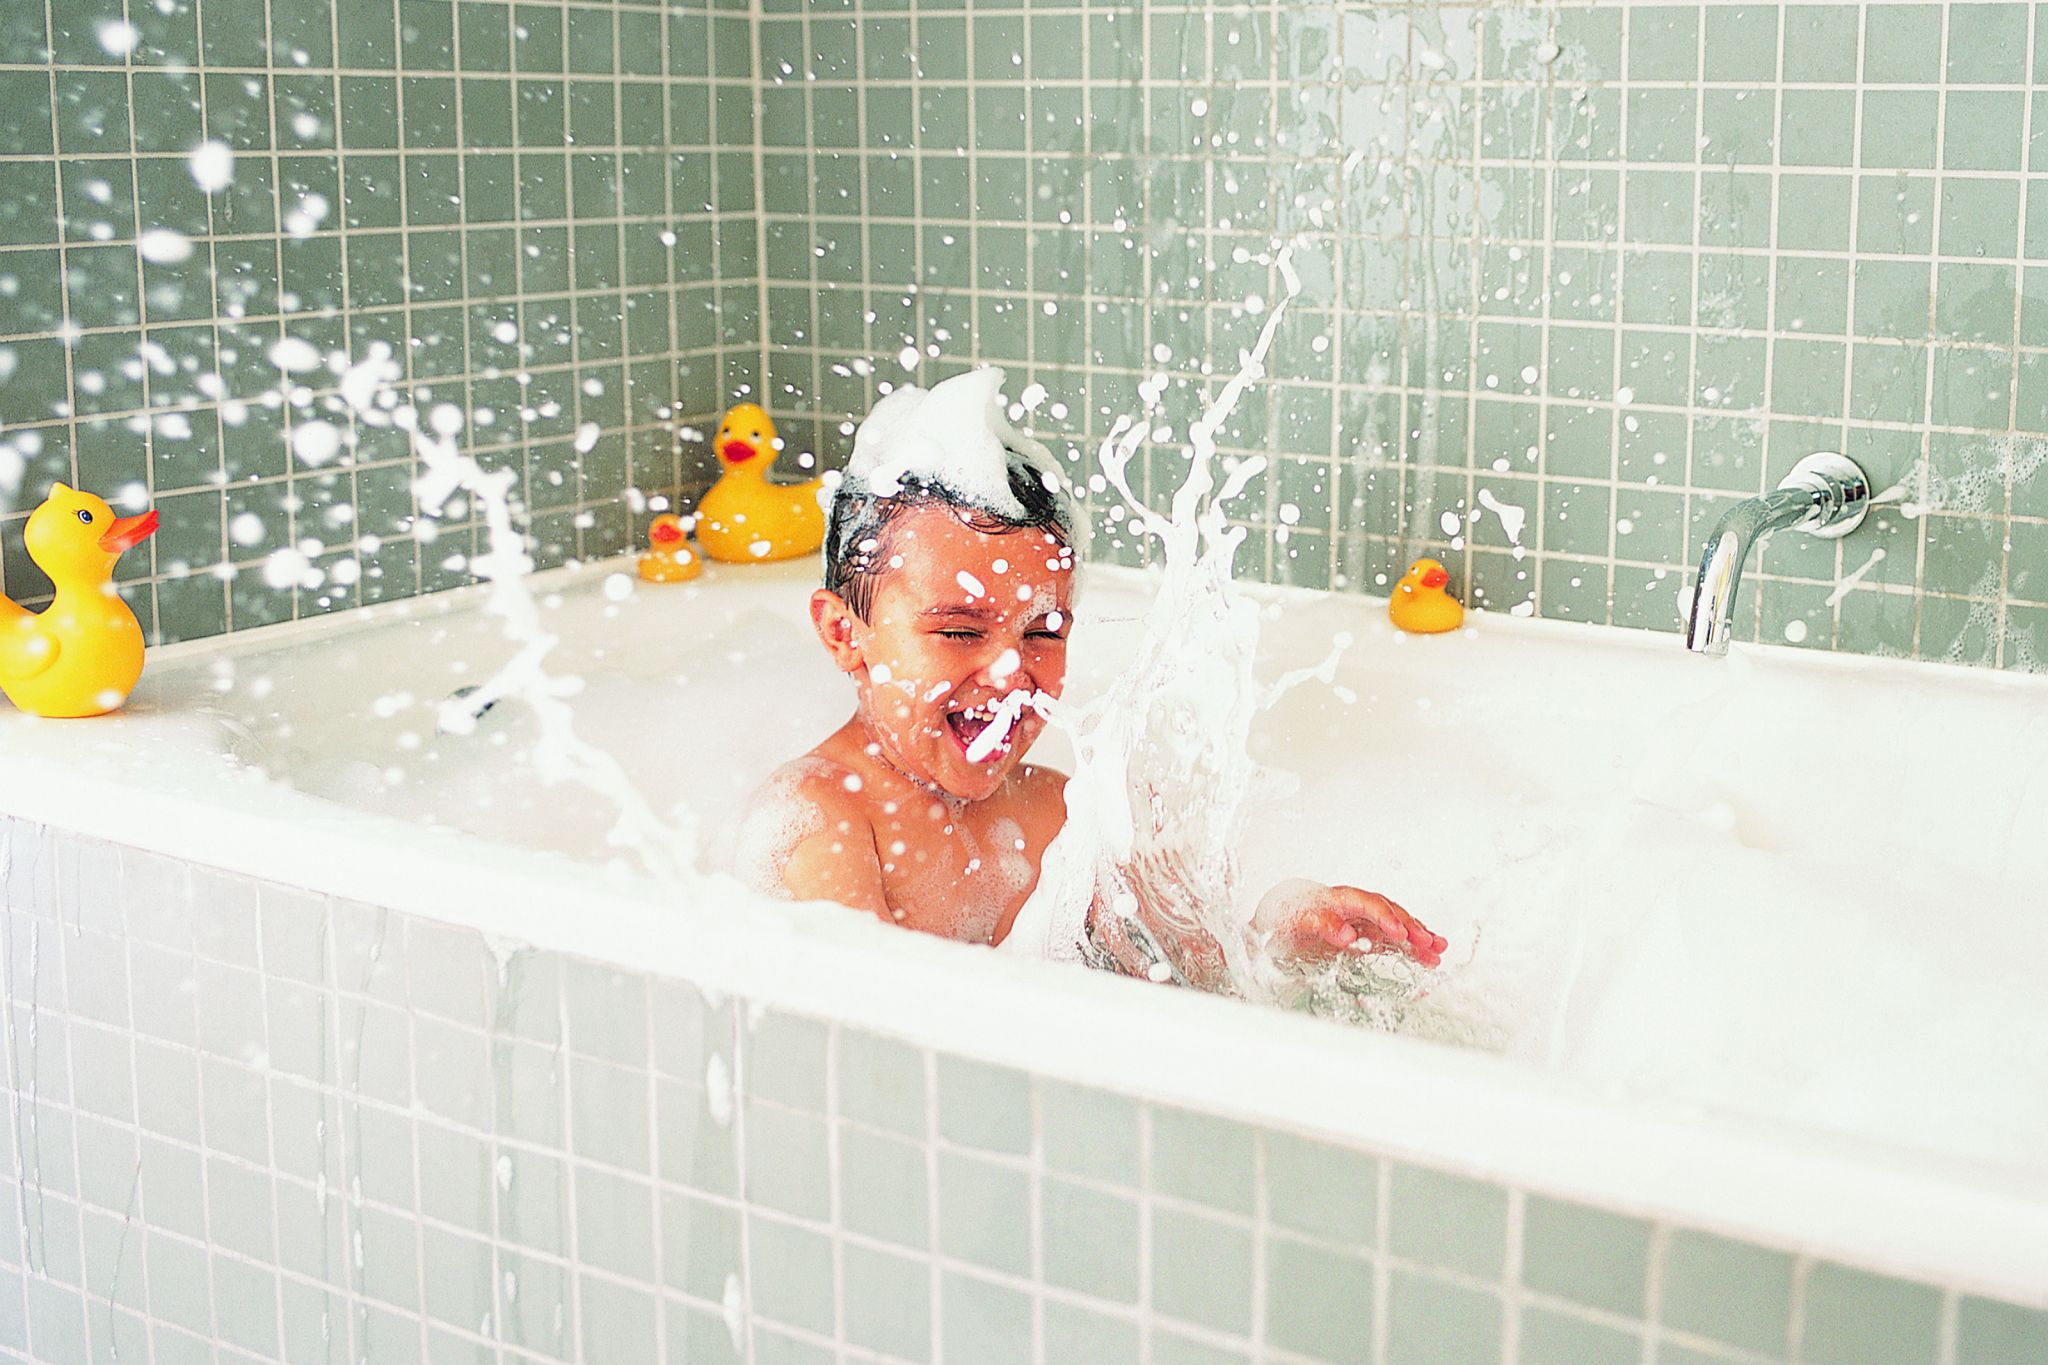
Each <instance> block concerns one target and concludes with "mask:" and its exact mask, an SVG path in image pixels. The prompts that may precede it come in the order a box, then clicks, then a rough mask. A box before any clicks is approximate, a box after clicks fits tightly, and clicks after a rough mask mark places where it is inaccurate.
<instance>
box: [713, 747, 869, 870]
mask: <svg viewBox="0 0 2048 1365" xmlns="http://www.w3.org/2000/svg"><path fill="white" fill-rule="evenodd" d="M860 788H861V783H860V779H859V776H858V774H856V773H855V772H854V771H853V770H852V769H850V768H848V767H847V766H846V765H845V764H843V763H839V762H837V761H835V760H833V759H830V758H826V757H824V756H823V755H821V754H817V753H808V754H805V755H803V756H802V757H801V758H796V759H792V760H791V761H789V762H788V763H785V764H783V765H782V766H781V767H779V768H777V769H776V770H775V771H774V772H772V773H770V774H768V777H767V779H766V780H765V781H763V782H762V783H761V785H760V786H759V787H756V788H755V789H754V793H753V795H751V796H749V797H748V798H747V804H746V807H745V809H743V810H742V811H741V813H740V840H741V842H742V844H755V845H759V844H761V843H764V842H765V843H768V844H771V845H779V846H780V847H779V849H778V851H787V850H788V849H789V848H791V847H794V846H795V845H796V844H798V843H800V842H802V841H803V840H804V839H806V838H809V837H810V836H812V835H815V834H822V833H824V832H825V831H826V830H827V829H831V828H835V827H838V826H841V825H842V824H847V823H852V822H855V821H863V822H864V821H865V820H866V819H867V813H866V811H864V810H863V809H862V808H861V805H860V798H859V792H860Z"/></svg>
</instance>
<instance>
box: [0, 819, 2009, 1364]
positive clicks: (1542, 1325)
mask: <svg viewBox="0 0 2048 1365" xmlns="http://www.w3.org/2000/svg"><path fill="white" fill-rule="evenodd" d="M0 943H5V944H8V945H11V957H10V959H9V964H8V970H7V971H5V972H0V1004H4V1005H5V1006H6V1009H7V1011H8V1018H9V1019H10V1020H11V1022H12V1027H13V1033H12V1034H11V1035H10V1036H12V1037H14V1038H15V1039H17V1045H16V1048H15V1051H14V1052H13V1053H11V1054H10V1056H11V1057H12V1059H13V1060H14V1062H15V1063H16V1065H15V1066H14V1067H13V1068H12V1069H10V1070H9V1071H8V1072H7V1073H6V1074H5V1076H4V1077H0V1092H4V1093H0V1098H4V1099H5V1101H6V1103H5V1104H4V1105H0V1118H4V1120H5V1121H4V1122H0V1358H4V1359H6V1360H26V1361H35V1362H49V1363H50V1365H71V1362H74V1361H81V1360H88V1359H94V1360H97V1359H102V1358H105V1359H114V1358H117V1357H118V1358H120V1359H129V1360H159V1361H175V1360H187V1359H213V1358H215V1357H216V1356H218V1358H219V1359H222V1360H237V1361H240V1360H274V1359H286V1360H329V1359H334V1360H341V1359H348V1360H373V1361H378V1362H384V1361H392V1360H433V1361H442V1360H463V1361H496V1362H504V1365H515V1363H523V1362H532V1361H538V1360H570V1359H581V1360H591V1361H604V1362H639V1361H652V1360H685V1361H689V1362H691V1365H735V1363H736V1362H742V1361H746V1362H754V1365H769V1363H770V1362H788V1361H819V1362H824V1361H831V1360H839V1359H854V1358H858V1359H861V1360H871V1359H872V1360H880V1361H886V1362H892V1363H893V1365H902V1363H903V1362H922V1361H930V1360H936V1359H941V1358H943V1359H945V1360H947V1361H956V1362H958V1361H964V1362H968V1365H1003V1362H1017V1365H1030V1362H1033V1361H1045V1362H1049V1363H1050V1362H1057V1363H1058V1365H1079V1363H1080V1362H1088V1365H1111V1363H1112V1362H1126V1363H1133V1362H1137V1361H1139V1360H1149V1361H1152V1362H1155V1365H1159V1363H1160V1362H1173V1361H1179V1362H1221V1361H1237V1362H1250V1361H1257V1360H1264V1361H1272V1362H1276V1365H1431V1363H1432V1362H1442V1365H1475V1362H1480V1361H1485V1362H1498V1365H1636V1363H1637V1362H1641V1361H1645V1360H1655V1361H1659V1362H1673V1361H1676V1362H1683V1363H1684V1365H1790V1362H1798V1363H1799V1365H1830V1363H1832V1362H1840V1365H1875V1363H1876V1362H1885V1363H1886V1365H1891V1363H1893V1362H1897V1363H1899V1365H1904V1363H1905V1362H1921V1363H1922V1365H2019V1363H2020V1362H2034V1361H2039V1360H2042V1359H2048V1313H2043V1312H2042V1311H2040V1310H2041V1307H2042V1304H2041V1303H2040V1302H2038V1301H2037V1302H2035V1303H2032V1304H2017V1303H2009V1302H2001V1301H1998V1300H1993V1299H1986V1298H1982V1297H1978V1296H1976V1295H1973V1294H1971V1293H1970V1292H1969V1291H1968V1288H1967V1287H1964V1286H1956V1285H1938V1284H1926V1283H1917V1282H1911V1281H1906V1280H1900V1279H1894V1278H1891V1277H1889V1276H1885V1275H1881V1274H1875V1273H1872V1272H1870V1271H1868V1270H1865V1269H1860V1268H1857V1267H1855V1266H1851V1265H1846V1264H1840V1263H1836V1262H1832V1261H1826V1260H1820V1259H1817V1258H1814V1257H1811V1256H1806V1255H1801V1254H1797V1253H1794V1252H1789V1251H1783V1250H1777V1249H1773V1248H1769V1247H1763V1246H1757V1245H1753V1244H1750V1243H1746V1242H1742V1241H1737V1240H1731V1239H1729V1238H1727V1237H1724V1236H1719V1235H1716V1234H1712V1233H1708V1232H1705V1231H1702V1230H1699V1229H1695V1228H1689V1227H1685V1226H1682V1225H1674V1224H1671V1223H1668V1222H1662V1221H1653V1220H1649V1219H1645V1218H1642V1217H1639V1216H1635V1215H1631V1214H1624V1213H1621V1212H1617V1211H1611V1210H1605V1209H1600V1208H1597V1207H1592V1206H1588V1205H1583V1204H1578V1203H1572V1202H1566V1201H1563V1200H1559V1199H1555V1198H1549V1197H1546V1196H1544V1195H1543V1194H1542V1193H1541V1192H1539V1191H1535V1190H1528V1189H1522V1188H1518V1187H1504V1186H1501V1185H1496V1184H1492V1183H1489V1182H1486V1181H1480V1180H1472V1179H1467V1178H1462V1177H1457V1176H1453V1175H1451V1174H1449V1173H1446V1172H1442V1171H1438V1170H1433V1169H1430V1168H1427V1167H1423V1166H1416V1165H1411V1164H1408V1163H1406V1162H1403V1161H1398V1160H1394V1159H1391V1158H1389V1157H1387V1156H1385V1155H1383V1154H1378V1153H1375V1152H1373V1151H1370V1150H1365V1149H1359V1148H1354V1147H1346V1146H1341V1145H1332V1144H1328V1143H1324V1142H1317V1141H1310V1140H1307V1139H1305V1138H1302V1137H1299V1136H1296V1135H1292V1134H1288V1133H1284V1132H1280V1131H1277V1130H1274V1129H1271V1128H1266V1127H1261V1126H1257V1125H1252V1124H1245V1123H1239V1122H1235V1121H1232V1120H1228V1119H1224V1118H1219V1117H1214V1116H1209V1115H1203V1114H1195V1113H1189V1112H1186V1111H1182V1110H1177V1109H1173V1108H1170V1107H1167V1106H1163V1105H1159V1104H1155V1103H1151V1102H1146V1101H1141V1100H1139V1099H1137V1098H1135V1097H1133V1096H1130V1095H1124V1094H1118V1093H1115V1092H1113V1091H1105V1090H1097V1089H1089V1088H1083V1087H1079V1086H1074V1085H1069V1084H1065V1083H1061V1082H1058V1081H1055V1080H1053V1079H1051V1078H1049V1077H1046V1076H1034V1075H1030V1074H1027V1073H1025V1072H1021V1071H1016V1070H1011V1069H1008V1068H1004V1067H997V1066H991V1065H988V1064H985V1063H982V1062H979V1061H975V1060H971V1059H969V1058H967V1057H964V1056H961V1055H957V1054H955V1053H952V1052H935V1051H931V1050H928V1049H924V1048H920V1047H914V1046H912V1045H909V1044H907V1043H903V1042H899V1041H895V1040H892V1039H888V1038H884V1037H880V1036H878V1035H875V1034H872V1033H868V1032H865V1031H863V1030H861V1029H859V1028H857V1027H854V1026H852V1025H848V1024H845V1023H835V1022H830V1021H825V1020H819V1019H812V1018H806V1017H802V1016H796V1015H789V1014H784V1013H781V1012H779V1011H775V1010H764V1009H763V1008H761V1007H760V1006H759V1004H758V1003H750V1002H748V1001H745V1000H738V999H732V998H725V997H716V998H714V997H713V996H711V995H710V994H709V993H707V992H705V991H702V990H700V989H699V988H698V987H697V986H696V985H693V984H692V983H690V982H688V981H685V980H681V979H676V978H666V977H660V976H649V975H646V974H644V973H642V972H639V971H636V970H629V969H625V968H621V967H618V966H616V965H614V964H610V963H605V962H598V961H592V960H588V959H583V958H575V957H568V956H565V955H562V954H559V953H555V952H551V951H545V950H537V949H532V948H518V947H516V946H508V945H507V944H504V943H502V942H497V941H493V942H489V943H487V942H486V941H485V939H484V938H483V937H482V936H481V935H479V934H478V933H477V932H476V931H474V930H472V929H466V928H457V927H454V926H452V925H446V924H441V923H438V922H435V921H433V920H430V919H424V918H419V917H415V916H410V915H402V914H398V913H395V912H392V911H387V910H382V909H379V908H377V907H375V906H368V905H360V904H355V903H351V902H346V901H340V900H336V899H333V898H331V897H326V896H322V895H318V894H313V893H308V892H305V891H300V890H297V889H295V888H292V887H289V886H282V885H277V884H272V883H262V884H256V883H251V882H249V881H247V880H244V879H241V878H237V877H232V876H227V875H224V874H221V873H218V872H216V871H213V870H211V869H208V868H204V867H200V866H196V865H187V864H184V863H181V862H177V861H174V860H171V859H167V858H162V857H158V856H155V855H151V854H145V853H141V852H139V851H137V850H135V849H131V848H123V847H119V846H116V845H112V844H107V843H103V842H100V841H98V840H92V839H85V838H80V837H77V836H74V835H71V834H68V833H65V832H63V831H60V830H56V829H51V828H47V827H39V826H35V825H32V824H29V823H27V822H25V821H19V820H10V819H4V818H0ZM1129 989H1130V990H1131V991H1133V992H1134V993H1136V992H1141V991H1143V990H1145V989H1147V988H1146V987H1143V986H1141V985H1132V986H1130V987H1129ZM29 1039H33V1040H34V1042H33V1044H32V1045H31V1043H29V1042H28V1041H26V1040H29ZM941 1351H943V1356H942V1355H941Z"/></svg>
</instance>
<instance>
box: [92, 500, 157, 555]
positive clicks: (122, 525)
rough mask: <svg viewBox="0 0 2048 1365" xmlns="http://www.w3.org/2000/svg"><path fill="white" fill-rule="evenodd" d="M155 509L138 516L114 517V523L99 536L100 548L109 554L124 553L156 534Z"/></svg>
mask: <svg viewBox="0 0 2048 1365" xmlns="http://www.w3.org/2000/svg"><path fill="white" fill-rule="evenodd" d="M156 521H157V517H156V509H155V508H154V507H152V508H150V509H149V510H148V511H147V512H144V513H143V514H142V515H141V516H139V517H115V518H114V524H113V525H111V526H109V527H108V528H107V532H106V534H105V535H103V536H101V537H100V548H101V549H102V550H105V551H106V552H107V553H108V554H110V555H118V554H126V553H127V552H128V551H130V550H132V549H134V548H135V547H136V546H138V545H140V544H141V543H142V542H143V541H145V540H148V539H149V538H150V537H151V536H152V535H155V534H156Z"/></svg>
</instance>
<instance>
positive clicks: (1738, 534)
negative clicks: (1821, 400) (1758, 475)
mask: <svg viewBox="0 0 2048 1365" xmlns="http://www.w3.org/2000/svg"><path fill="white" fill-rule="evenodd" d="M1869 506H1870V480H1869V479H1868V478H1866V477H1865V476H1864V473H1863V470H1862V468H1861V467H1860V466H1858V465H1857V464H1856V463H1855V462H1854V461H1853V460H1849V459H1847V458H1845V457H1843V456H1840V455H1834V454H1814V455H1809V456H1807V457H1806V458H1805V459H1803V460H1801V461H1800V462H1799V463H1798V464H1797V465H1794V466H1793V468H1792V472H1791V473H1790V474H1788V475H1786V476H1785V481H1784V482H1783V483H1781V484H1779V485H1778V486H1777V488H1776V489H1774V490H1773V491H1771V492H1769V493H1766V494H1764V496H1762V497H1760V498H1745V499H1743V500H1742V501H1741V502H1738V503H1736V504H1735V506H1733V507H1731V508H1729V509H1728V510H1727V511H1726V512H1724V513H1722V514H1721V519H1720V520H1719V521H1717V522H1715V523H1714V529H1713V531H1712V532H1711V533H1709V534H1708V536H1707V544H1706V549H1705V551H1704V553H1702V554H1701V556H1700V574H1699V578H1698V580H1697V581H1695V582H1694V584H1693V590H1692V603H1691V607H1690V610H1688V611H1687V613H1686V625H1685V647H1686V648H1687V649H1689V650H1691V651H1692V652H1693V653H1695V654H1714V655H1719V654H1726V653H1727V652H1728V636H1729V632H1730V628H1731V627H1732V625H1733V624H1734V617H1735V593H1736V590H1737V589H1738V588H1740V587H1741V586H1742V568H1743V565H1744V564H1745V563H1746V562H1747V561H1748V559H1749V552H1750V551H1751V550H1752V549H1754V548H1755V547H1756V545H1757V543H1758V542H1759V541H1761V540H1762V539H1763V538H1764V537H1765V536H1768V535H1769V534H1770V533H1771V532H1773V531H1781V530H1784V529H1785V528H1786V527H1796V528H1797V529H1799V530H1802V531H1807V532H1810V533H1812V534H1814V535H1818V536H1825V537H1827V538H1829V539H1834V538H1837V537H1840V536H1845V535H1847V534H1849V532H1851V531H1853V530H1855V529H1856V528H1857V526H1859V525H1861V524H1862V521H1863V514H1864V513H1865V512H1866V511H1867V510H1868V509H1869Z"/></svg>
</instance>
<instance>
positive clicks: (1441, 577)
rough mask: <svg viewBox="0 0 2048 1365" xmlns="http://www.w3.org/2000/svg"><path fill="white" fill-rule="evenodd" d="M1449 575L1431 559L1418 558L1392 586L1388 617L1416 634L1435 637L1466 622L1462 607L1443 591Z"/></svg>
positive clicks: (1388, 600)
mask: <svg viewBox="0 0 2048 1365" xmlns="http://www.w3.org/2000/svg"><path fill="white" fill-rule="evenodd" d="M1450 581H1451V575H1450V574H1449V573H1448V572H1447V571H1446V570H1445V569H1444V566H1443V565H1441V564H1439V563H1437V562H1436V561H1435V560H1434V559H1418V560H1416V561H1415V562H1414V563H1413V564H1410V565H1409V566H1408V572H1407V573H1406V574H1405V575H1403V576H1402V579H1401V581H1400V582H1399V583H1397V584H1395V585H1394V593H1393V596H1392V597H1390V598H1388V599H1387V615H1388V616H1389V617H1391V618H1392V619H1393V622H1394V625H1395V626H1396V627H1398V628H1399V629H1401V630H1405V631H1408V632H1410V633H1411V634H1415V635H1438V634H1441V633H1443V632H1444V631H1447V630H1456V629H1457V628H1458V627H1459V626H1461V625H1463V624H1464V622H1465V608H1464V607H1462V606H1460V605H1459V603H1458V599H1457V598H1455V597H1453V596H1451V595H1450V594H1449V593H1447V592H1445V591H1444V585H1445V584H1447V583H1449V582H1450Z"/></svg>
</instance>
